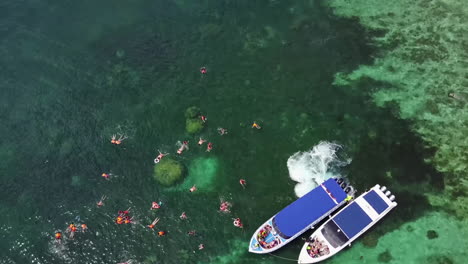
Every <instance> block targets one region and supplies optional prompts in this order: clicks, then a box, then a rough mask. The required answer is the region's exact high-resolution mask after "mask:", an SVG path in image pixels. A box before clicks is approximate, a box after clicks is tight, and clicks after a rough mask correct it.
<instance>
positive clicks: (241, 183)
mask: <svg viewBox="0 0 468 264" xmlns="http://www.w3.org/2000/svg"><path fill="white" fill-rule="evenodd" d="M239 183H240V185H241V186H242V188H244V189H245V186H246V185H247V181H246V180H244V179H240V180H239Z"/></svg>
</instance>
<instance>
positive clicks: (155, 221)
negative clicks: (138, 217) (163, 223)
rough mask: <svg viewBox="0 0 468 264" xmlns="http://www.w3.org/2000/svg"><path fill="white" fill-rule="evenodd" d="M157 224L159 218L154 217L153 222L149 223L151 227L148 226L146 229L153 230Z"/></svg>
mask: <svg viewBox="0 0 468 264" xmlns="http://www.w3.org/2000/svg"><path fill="white" fill-rule="evenodd" d="M158 222H159V217H156V218H155V219H154V220H153V222H152V223H151V225H148V228H151V229H153V228H154V226H155V225H156V224H158Z"/></svg>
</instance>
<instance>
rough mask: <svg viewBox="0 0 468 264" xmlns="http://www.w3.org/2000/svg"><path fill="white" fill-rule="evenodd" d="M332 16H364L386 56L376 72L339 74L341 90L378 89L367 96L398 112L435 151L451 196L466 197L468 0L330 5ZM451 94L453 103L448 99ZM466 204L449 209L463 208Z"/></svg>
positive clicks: (340, 1)
mask: <svg viewBox="0 0 468 264" xmlns="http://www.w3.org/2000/svg"><path fill="white" fill-rule="evenodd" d="M329 4H330V6H331V7H332V8H333V10H334V12H335V13H336V14H337V15H339V16H343V17H358V18H359V22H360V23H361V24H362V25H364V26H365V27H366V28H368V29H369V30H372V31H375V32H376V33H378V34H376V35H377V36H376V37H374V44H375V45H376V46H377V47H379V48H380V50H381V53H380V54H379V57H378V58H376V59H375V61H374V62H373V65H370V66H361V67H360V68H358V69H357V70H355V71H354V72H351V73H339V74H337V75H336V78H335V85H339V86H346V87H350V88H352V89H358V88H361V89H362V87H363V86H364V84H366V85H367V86H369V84H370V86H372V88H371V90H370V91H369V93H370V94H371V96H372V98H373V100H374V102H375V103H376V104H377V105H378V106H382V107H384V106H396V108H397V109H398V114H399V116H400V117H401V118H403V119H406V120H410V121H411V123H412V129H413V130H414V131H415V132H416V133H417V134H419V135H420V137H421V138H422V139H423V140H424V141H425V143H426V146H427V148H431V149H432V148H433V149H435V150H436V152H435V154H434V156H433V157H431V158H428V159H427V160H426V161H427V162H431V163H432V164H433V165H434V166H435V168H436V169H437V170H439V171H440V172H444V173H445V175H446V177H445V179H444V180H445V184H446V185H448V188H447V191H448V192H450V189H451V188H453V186H455V185H456V184H461V185H463V189H465V190H468V183H467V181H466V180H464V179H466V178H467V175H466V169H467V168H468V152H467V151H466V149H467V147H468V139H467V138H466V136H465V135H466V134H467V133H468V126H467V124H468V123H467V121H466V120H468V116H467V113H468V112H467V111H466V109H467V107H468V105H467V104H466V100H464V98H465V97H464V95H463V93H464V90H465V89H466V87H467V86H468V75H466V68H467V66H468V63H467V61H468V53H466V49H467V48H468V41H467V38H466V37H464V36H467V35H468V19H467V18H468V7H467V6H466V5H465V4H464V1H462V0H444V1H435V0H415V1H403V0H396V1H393V2H392V4H391V5H389V4H387V3H385V2H384V1H378V0H371V1H368V0H356V1H352V2H350V1H346V0H332V1H330V2H329ZM450 92H453V93H454V96H453V97H448V96H447V94H448V93H450ZM467 202H468V198H467V197H466V196H464V197H460V198H459V199H457V201H456V202H455V203H451V204H449V205H448V206H451V207H452V209H453V210H455V211H457V213H458V214H459V217H462V215H466V214H467V213H468V211H467V210H460V209H458V208H459V207H460V206H461V205H463V204H466V203H467Z"/></svg>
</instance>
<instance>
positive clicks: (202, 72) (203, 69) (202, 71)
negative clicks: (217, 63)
mask: <svg viewBox="0 0 468 264" xmlns="http://www.w3.org/2000/svg"><path fill="white" fill-rule="evenodd" d="M200 73H201V74H203V75H205V74H207V73H208V70H207V69H206V67H204V66H203V67H201V68H200Z"/></svg>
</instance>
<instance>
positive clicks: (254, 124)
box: [252, 121, 262, 129]
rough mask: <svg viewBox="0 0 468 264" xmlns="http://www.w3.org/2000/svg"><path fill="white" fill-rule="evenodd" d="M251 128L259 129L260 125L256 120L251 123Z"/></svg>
mask: <svg viewBox="0 0 468 264" xmlns="http://www.w3.org/2000/svg"><path fill="white" fill-rule="evenodd" d="M252 128H256V129H261V128H262V127H261V126H259V125H258V124H257V121H254V122H253V124H252Z"/></svg>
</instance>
